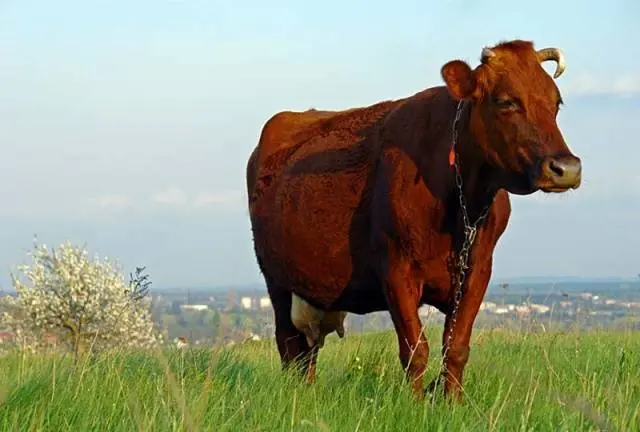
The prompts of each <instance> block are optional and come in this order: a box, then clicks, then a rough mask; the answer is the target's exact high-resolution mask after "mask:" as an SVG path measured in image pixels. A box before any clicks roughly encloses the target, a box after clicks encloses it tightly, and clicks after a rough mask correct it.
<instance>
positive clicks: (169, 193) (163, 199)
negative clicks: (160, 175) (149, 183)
mask: <svg viewBox="0 0 640 432" xmlns="http://www.w3.org/2000/svg"><path fill="white" fill-rule="evenodd" d="M152 200H153V201H154V202H156V203H158V204H164V205H181V204H186V203H187V195H186V194H185V193H184V192H183V191H182V189H180V188H177V187H175V186H172V187H169V188H167V189H163V190H161V191H159V192H156V193H155V194H153V197H152Z"/></svg>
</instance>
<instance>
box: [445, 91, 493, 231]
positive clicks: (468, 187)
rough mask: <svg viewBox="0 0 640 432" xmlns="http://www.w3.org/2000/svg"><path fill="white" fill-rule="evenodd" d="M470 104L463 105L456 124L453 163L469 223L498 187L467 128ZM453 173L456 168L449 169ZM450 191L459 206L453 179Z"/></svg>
mask: <svg viewBox="0 0 640 432" xmlns="http://www.w3.org/2000/svg"><path fill="white" fill-rule="evenodd" d="M470 111H471V105H470V104H468V103H466V104H464V105H463V108H462V113H461V116H460V121H459V122H458V123H457V129H458V137H457V140H456V143H455V147H454V148H455V150H456V153H457V154H456V162H457V165H458V170H459V173H460V177H461V180H462V190H463V194H464V198H465V202H466V206H467V214H468V216H469V219H470V221H471V223H473V222H474V221H475V220H476V219H477V218H478V217H479V216H480V214H481V213H482V212H483V210H484V209H485V207H486V206H487V205H490V204H491V202H493V198H494V197H495V195H496V193H497V191H498V188H497V187H496V180H495V173H494V172H493V170H492V169H491V167H490V166H489V165H488V164H487V163H485V162H484V159H483V158H482V157H481V156H480V155H481V154H482V153H481V152H480V151H479V147H478V143H477V142H476V140H475V138H474V137H473V134H472V133H471V130H470V127H469V118H470ZM451 169H452V171H453V173H454V174H455V170H456V167H452V168H451ZM453 193H454V194H455V195H456V200H455V202H456V204H457V205H459V200H458V195H459V190H458V188H457V186H456V184H455V182H454V189H453Z"/></svg>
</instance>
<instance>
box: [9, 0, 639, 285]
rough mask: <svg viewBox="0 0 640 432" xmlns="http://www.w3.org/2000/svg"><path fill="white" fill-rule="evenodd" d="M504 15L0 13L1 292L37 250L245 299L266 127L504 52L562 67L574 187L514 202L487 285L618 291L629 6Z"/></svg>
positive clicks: (78, 8) (495, 5) (635, 200)
mask: <svg viewBox="0 0 640 432" xmlns="http://www.w3.org/2000/svg"><path fill="white" fill-rule="evenodd" d="M345 3H346V2H345ZM232 4H235V5H234V6H232ZM514 4H515V3H513V2H498V1H482V0H480V1H472V0H450V1H442V2H425V1H406V0H396V1H393V2H380V1H373V0H372V1H360V0H358V1H350V2H349V3H348V5H347V4H345V5H341V2H339V1H324V2H309V3H308V4H306V5H303V4H302V3H301V2H295V1H277V0H273V1H270V2H259V1H243V2H241V1H238V2H231V1H227V2H221V1H188V0H185V1H170V2H169V1H158V0H155V1H149V0H137V1H135V2H133V1H124V0H113V1H93V2H86V1H78V0H74V1H68V0H60V1H55V2H50V1H31V0H4V1H3V2H1V3H0V83H1V85H0V148H1V149H2V157H1V158H0V172H1V173H2V177H1V178H2V182H0V202H1V203H2V205H1V206H0V244H1V245H2V247H1V248H0V285H1V286H2V287H3V288H5V289H8V288H9V271H10V269H11V268H12V266H14V265H15V264H18V263H21V262H24V261H25V260H26V255H25V253H26V251H27V250H28V249H29V247H30V246H31V244H32V237H33V235H34V234H37V235H38V237H39V239H40V240H41V241H42V242H45V243H47V244H49V245H51V244H56V243H59V242H61V241H63V240H66V239H69V240H72V241H73V242H75V243H77V244H85V243H86V244H87V246H88V248H89V249H90V250H91V251H93V252H98V253H99V254H100V255H108V256H110V257H117V258H119V259H120V261H121V262H122V264H123V266H124V267H125V269H126V270H130V269H132V268H133V266H135V265H147V267H148V271H149V272H150V273H151V276H152V279H153V281H154V283H155V285H157V286H177V285H178V286H188V285H211V284H216V285H217V284H230V283H237V284H244V283H252V282H261V276H260V274H259V272H258V269H257V266H256V264H255V258H254V256H253V251H252V245H251V236H250V228H249V219H248V213H247V210H246V205H245V192H244V187H245V183H244V167H245V162H246V158H247V156H248V154H249V153H250V151H251V149H252V148H253V147H254V146H255V144H256V140H257V137H258V135H259V133H260V128H261V127H262V125H263V124H264V122H265V121H266V119H268V118H269V117H270V116H271V115H272V114H273V113H275V112H276V111H279V110H283V109H306V108H309V107H312V106H313V107H316V108H321V109H341V108H348V107H355V106H361V105H366V104H371V103H375V102H377V101H380V100H384V99H393V98H400V97H405V96H407V95H410V94H413V93H415V92H417V91H420V90H421V89H424V88H427V87H430V86H434V85H440V84H441V79H440V76H439V71H440V67H441V66H442V64H444V63H445V62H447V61H449V60H451V59H454V58H460V59H463V60H466V61H468V62H470V63H471V65H472V66H475V65H477V63H478V58H479V56H480V51H481V49H482V47H483V46H485V45H491V44H494V43H496V42H499V41H500V40H504V39H512V38H522V39H528V40H533V41H534V42H535V44H536V46H537V47H539V48H541V47H544V46H558V47H560V48H562V49H563V51H564V52H565V55H566V57H567V70H566V72H565V74H564V75H563V76H562V77H561V78H559V79H558V81H557V82H558V85H559V87H560V90H561V91H562V92H563V95H564V98H565V101H566V106H564V107H563V110H562V111H561V113H560V116H559V124H560V127H561V128H562V130H563V132H564V134H565V138H566V140H567V142H568V143H569V145H570V147H571V148H572V150H574V151H575V152H576V154H578V155H579V156H580V157H581V158H582V160H583V164H584V182H583V186H582V188H581V189H579V190H577V191H574V192H573V193H570V194H566V195H563V196H540V195H534V196H530V197H513V208H514V209H513V216H512V220H511V222H510V226H509V228H508V230H507V232H506V233H505V235H504V237H503V239H502V241H501V242H500V244H499V247H498V250H497V251H496V257H495V267H494V276H495V277H494V280H495V281H498V280H500V279H501V278H506V277H513V276H529V275H544V276H554V275H582V276H594V277H596V276H623V277H631V276H634V275H635V274H637V273H638V272H640V261H639V260H638V255H637V245H638V244H640V232H639V230H638V229H637V224H638V221H639V220H640V170H638V160H639V159H640V149H639V146H640V143H639V142H638V137H639V136H640V122H639V121H638V119H640V45H638V44H637V41H638V40H640V28H639V27H638V26H637V24H634V23H637V22H638V19H639V18H640V4H639V3H638V2H636V1H634V0H629V1H609V2H593V1H583V2H577V1H566V2H558V1H538V2H529V3H525V4H522V5H519V6H518V8H517V9H516V8H514V6H513V5H514ZM545 68H547V70H549V71H552V70H553V68H554V65H553V64H549V65H545ZM559 238H560V239H559ZM558 246H560V248H557V247H558Z"/></svg>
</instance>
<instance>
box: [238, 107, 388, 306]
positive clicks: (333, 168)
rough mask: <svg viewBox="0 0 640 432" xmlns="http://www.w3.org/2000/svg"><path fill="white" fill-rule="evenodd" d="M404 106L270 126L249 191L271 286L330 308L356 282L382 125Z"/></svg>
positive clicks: (283, 118)
mask: <svg viewBox="0 0 640 432" xmlns="http://www.w3.org/2000/svg"><path fill="white" fill-rule="evenodd" d="M398 103H400V102H382V103H379V104H376V105H373V106H370V107H365V108H356V109H351V110H348V111H315V110H311V111H306V112H300V113H295V112H283V113H279V114H277V115H275V116H274V117H272V118H271V119H270V120H269V121H268V122H267V123H266V124H265V126H264V128H263V130H262V134H261V137H260V141H259V144H258V147H257V148H256V149H255V150H254V152H253V153H252V155H251V157H250V158H249V162H248V164H247V187H248V193H249V209H250V214H251V222H252V228H253V235H254V243H255V244H254V246H255V251H256V254H257V257H258V262H259V264H260V267H261V270H262V271H263V273H265V277H266V278H267V280H269V281H271V283H276V284H279V285H282V286H284V287H287V288H288V289H293V290H294V291H296V292H297V293H299V294H301V295H302V296H304V297H307V298H313V300H314V301H315V302H316V303H318V304H322V305H329V304H331V303H332V302H333V301H334V300H335V299H336V298H337V297H338V296H339V295H340V294H341V292H342V290H343V289H344V288H345V287H346V286H347V285H348V284H349V283H350V281H351V277H352V274H353V260H354V256H353V255H354V253H356V254H357V253H358V250H360V249H363V248H362V246H359V245H358V244H357V243H360V242H363V241H365V237H366V229H367V227H366V225H367V223H368V214H367V210H368V207H367V202H366V201H367V193H366V190H367V185H368V181H369V179H370V173H371V169H372V166H373V162H374V161H375V155H376V136H377V128H378V125H379V123H380V121H381V120H382V119H383V118H384V117H385V115H387V113H388V112H389V111H390V110H392V109H393V108H394V107H395V106H397V104H398ZM354 248H355V250H354ZM362 253H364V251H363V252H362Z"/></svg>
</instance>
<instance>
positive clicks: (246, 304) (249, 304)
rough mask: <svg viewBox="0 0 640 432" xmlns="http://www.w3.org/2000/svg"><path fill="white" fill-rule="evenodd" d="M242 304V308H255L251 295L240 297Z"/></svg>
mask: <svg viewBox="0 0 640 432" xmlns="http://www.w3.org/2000/svg"><path fill="white" fill-rule="evenodd" d="M240 306H241V307H242V309H252V308H253V299H252V298H251V297H248V296H245V297H242V298H241V299H240Z"/></svg>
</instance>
